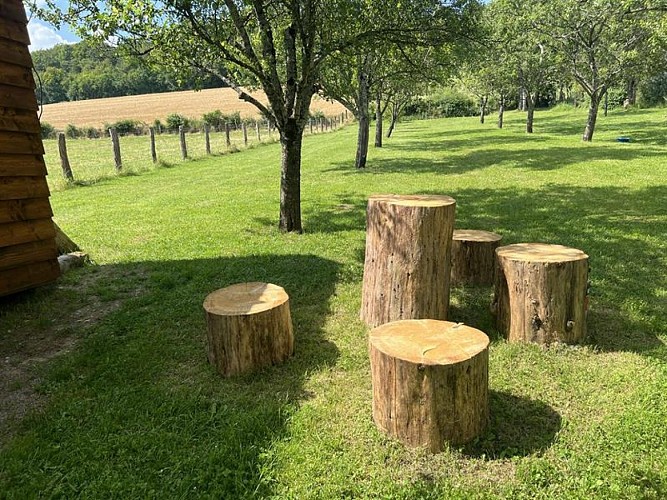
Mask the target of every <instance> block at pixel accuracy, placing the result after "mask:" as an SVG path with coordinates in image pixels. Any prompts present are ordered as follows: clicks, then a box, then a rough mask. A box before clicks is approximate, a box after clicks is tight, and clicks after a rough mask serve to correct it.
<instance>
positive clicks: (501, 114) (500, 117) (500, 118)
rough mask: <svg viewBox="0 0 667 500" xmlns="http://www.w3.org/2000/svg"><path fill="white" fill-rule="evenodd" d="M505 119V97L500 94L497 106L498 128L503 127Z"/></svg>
mask: <svg viewBox="0 0 667 500" xmlns="http://www.w3.org/2000/svg"><path fill="white" fill-rule="evenodd" d="M504 120H505V98H504V97H503V96H500V104H499V106H498V128H503V122H504Z"/></svg>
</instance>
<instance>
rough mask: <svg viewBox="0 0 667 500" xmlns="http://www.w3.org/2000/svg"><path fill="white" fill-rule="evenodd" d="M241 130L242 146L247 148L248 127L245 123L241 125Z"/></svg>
mask: <svg viewBox="0 0 667 500" xmlns="http://www.w3.org/2000/svg"><path fill="white" fill-rule="evenodd" d="M241 128H242V129H243V144H244V145H245V146H246V147H247V146H248V127H247V126H246V124H245V122H243V123H242V124H241Z"/></svg>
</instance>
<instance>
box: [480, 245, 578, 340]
mask: <svg viewBox="0 0 667 500" xmlns="http://www.w3.org/2000/svg"><path fill="white" fill-rule="evenodd" d="M496 265H497V268H496V280H495V296H494V302H493V306H492V309H493V310H494V312H495V313H496V326H497V328H498V330H499V331H500V332H502V333H503V334H504V335H505V336H506V337H507V339H508V340H509V341H510V342H535V343H539V344H545V345H549V344H551V343H553V342H567V343H576V342H579V341H581V340H582V339H583V338H584V336H585V335H586V309H587V297H586V289H587V286H588V255H586V254H585V253H584V252H582V251H581V250H577V249H576V248H570V247H566V246H562V245H550V244H546V243H520V244H517V245H509V246H505V247H500V248H498V249H497V250H496Z"/></svg>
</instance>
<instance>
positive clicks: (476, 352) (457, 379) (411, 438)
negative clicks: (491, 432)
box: [369, 319, 489, 453]
mask: <svg viewBox="0 0 667 500" xmlns="http://www.w3.org/2000/svg"><path fill="white" fill-rule="evenodd" d="M488 347H489V338H488V337H487V336H486V335H485V334H484V333H482V332H481V331H479V330H476V329H474V328H471V327H469V326H465V325H461V324H457V323H451V322H448V321H435V320H430V319H425V320H419V321H417V320H406V321H395V322H393V323H387V324H384V325H382V326H380V327H378V328H375V329H374V330H373V331H372V332H371V334H370V337H369V352H370V362H371V380H372V384H373V420H374V421H375V423H376V425H377V426H378V427H379V428H380V429H381V430H382V431H384V432H385V433H387V434H389V435H390V436H392V437H395V438H397V439H398V440H400V441H401V442H402V443H403V444H405V445H406V446H410V447H417V446H423V447H426V448H427V449H428V450H429V451H431V452H433V453H437V452H439V451H442V450H443V449H444V448H445V446H446V443H450V444H452V445H460V444H464V443H467V442H468V441H471V440H472V439H474V438H475V437H477V436H479V435H480V434H481V433H482V431H483V430H484V429H485V427H486V426H487V424H488V419H489V371H488V364H489V349H488Z"/></svg>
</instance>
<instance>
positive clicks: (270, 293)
mask: <svg viewBox="0 0 667 500" xmlns="http://www.w3.org/2000/svg"><path fill="white" fill-rule="evenodd" d="M204 310H205V311H206V322H207V326H208V360H209V362H210V363H211V364H212V365H213V366H214V367H215V368H216V370H217V371H218V372H219V373H220V374H222V375H224V376H231V375H237V374H240V373H246V372H250V371H254V370H257V369H259V368H262V367H265V366H269V365H275V364H278V363H282V362H283V361H285V360H286V359H287V358H288V357H290V356H291V355H292V354H293V353H294V335H293V332H292V319H291V317H290V309H289V297H288V296H287V293H285V290H283V289H282V288H281V287H279V286H277V285H272V284H270V283H257V282H256V283H239V284H236V285H232V286H228V287H227V288H222V289H220V290H217V291H215V292H213V293H211V294H210V295H208V297H206V300H204Z"/></svg>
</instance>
